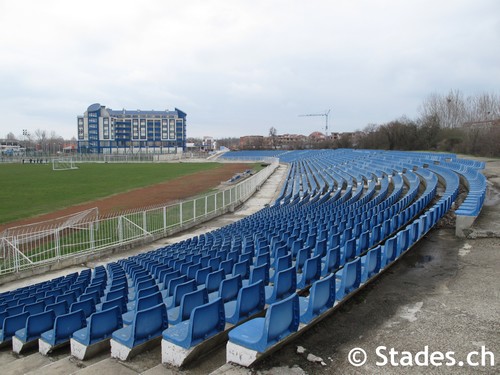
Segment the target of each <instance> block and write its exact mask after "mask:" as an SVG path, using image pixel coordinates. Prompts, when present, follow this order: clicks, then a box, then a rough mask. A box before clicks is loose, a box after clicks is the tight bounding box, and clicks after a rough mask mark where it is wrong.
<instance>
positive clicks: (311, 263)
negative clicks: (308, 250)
mask: <svg viewBox="0 0 500 375" xmlns="http://www.w3.org/2000/svg"><path fill="white" fill-rule="evenodd" d="M320 274H321V255H320V254H318V255H316V256H313V257H311V258H309V259H307V260H306V261H305V264H304V268H303V270H302V280H303V283H302V285H301V287H305V286H307V285H309V284H310V283H311V282H313V281H316V280H318V279H319V277H320ZM302 280H301V281H302Z"/></svg>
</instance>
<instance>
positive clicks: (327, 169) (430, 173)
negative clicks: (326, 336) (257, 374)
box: [0, 149, 486, 366]
mask: <svg viewBox="0 0 500 375" xmlns="http://www.w3.org/2000/svg"><path fill="white" fill-rule="evenodd" d="M266 157H273V158H279V159H280V161H281V162H282V163H288V164H289V171H288V175H287V177H286V180H285V182H284V184H283V187H282V189H281V191H280V192H279V196H278V198H277V199H276V201H275V202H274V204H272V205H270V206H268V207H265V208H263V209H262V210H260V211H259V212H257V213H255V214H253V215H250V216H247V217H245V218H243V219H241V220H240V221H237V222H235V223H232V224H229V225H227V226H225V227H222V228H220V229H217V230H214V231H211V232H208V233H205V234H202V235H198V236H193V237H190V238H188V239H185V240H183V241H180V242H178V243H175V244H171V245H168V246H164V247H161V248H158V249H156V250H154V251H150V252H146V253H142V254H139V255H136V256H132V257H129V258H127V259H121V260H119V261H116V262H110V263H107V264H106V265H103V266H99V267H96V268H95V269H92V270H91V269H88V270H85V271H82V272H80V273H72V274H69V275H67V276H63V277H59V278H56V279H53V280H50V281H47V282H44V283H40V284H35V285H30V286H29V287H25V288H19V289H17V290H11V291H8V292H5V293H2V294H1V295H0V322H1V323H2V327H3V328H2V331H0V332H1V335H0V344H3V345H7V346H10V345H12V347H13V348H14V350H15V351H16V352H20V351H22V350H24V348H25V346H26V345H38V347H39V351H40V352H41V353H42V354H43V355H50V353H51V352H52V351H54V350H55V349H57V348H59V347H61V346H64V345H70V348H71V353H72V354H73V355H74V356H75V357H77V358H80V359H87V358H90V357H92V356H93V355H96V353H100V352H102V351H105V352H107V353H109V355H110V356H111V357H114V358H119V359H121V360H130V359H131V358H133V357H134V356H136V355H137V354H139V353H141V352H142V351H144V350H146V349H148V348H150V347H155V346H156V347H158V346H159V345H161V348H162V362H163V363H165V364H169V365H173V366H182V365H185V364H187V363H188V362H189V361H192V360H194V359H199V358H200V356H202V355H203V354H206V353H208V352H209V351H210V349H211V348H213V347H215V346H218V345H221V344H226V342H227V344H226V345H227V346H226V348H227V361H230V362H234V363H238V364H240V365H243V366H251V365H252V364H254V363H255V362H256V361H258V360H259V359H260V358H262V357H263V356H265V355H267V354H269V353H271V352H273V351H275V350H277V349H278V348H279V347H280V345H282V344H283V342H284V341H285V340H287V341H289V340H291V339H293V338H295V337H297V336H298V335H300V334H301V333H302V332H303V331H305V330H307V329H308V328H310V327H311V326H313V325H314V324H316V323H317V322H318V321H319V320H321V319H323V318H324V317H325V316H326V315H328V314H330V313H331V312H332V311H334V310H335V309H336V308H337V306H339V304H341V303H343V302H344V301H346V300H347V299H349V298H350V297H352V296H353V295H354V294H355V293H356V292H357V291H359V289H360V288H362V287H364V286H365V285H366V284H367V283H369V282H370V281H372V280H373V279H374V278H376V277H377V276H378V275H379V274H381V273H382V272H383V271H384V270H386V269H387V268H388V267H390V266H391V265H392V264H393V263H394V262H396V261H397V260H398V259H399V258H400V257H401V256H402V255H403V254H405V253H406V252H407V251H408V250H410V249H411V248H412V246H413V245H414V244H415V243H417V242H418V241H419V240H420V239H421V238H422V237H423V236H424V235H426V233H428V232H429V231H430V230H431V229H432V228H433V227H434V226H435V225H436V223H437V222H438V221H439V220H440V219H441V218H442V217H443V216H444V215H445V214H446V213H447V212H448V211H449V210H450V209H451V208H452V206H453V204H454V202H455V201H456V198H457V196H458V193H459V187H460V185H461V184H462V185H464V186H466V187H467V196H466V199H465V200H464V202H463V203H462V204H461V205H460V206H459V207H458V208H457V210H456V212H457V214H459V215H463V216H468V217H476V216H477V215H478V214H479V212H480V210H481V208H482V205H483V203H484V197H485V192H486V181H485V178H484V176H483V175H482V174H481V173H480V170H481V169H482V168H484V164H483V163H480V162H473V161H470V160H464V159H460V158H457V157H456V155H453V154H434V153H410V152H395V151H394V152H390V151H369V150H347V149H346V150H321V151H312V150H305V151H286V152H284V151H256V152H228V153H225V154H224V155H223V156H222V158H226V159H229V160H231V159H232V160H234V159H238V160H243V159H254V158H258V159H263V158H266ZM38 322H42V323H43V324H44V325H43V327H45V328H46V330H45V328H44V329H37V327H40V326H39V325H38V324H39V323H38ZM42 323H40V324H42ZM227 337H229V339H228V340H227Z"/></svg>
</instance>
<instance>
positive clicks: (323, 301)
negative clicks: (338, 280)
mask: <svg viewBox="0 0 500 375" xmlns="http://www.w3.org/2000/svg"><path fill="white" fill-rule="evenodd" d="M299 302H300V322H301V323H304V324H307V323H310V322H311V320H313V319H314V318H316V317H317V316H319V315H321V314H322V313H323V312H325V311H326V310H328V309H329V308H331V307H333V305H334V303H335V275H334V274H333V273H332V274H330V275H329V276H327V277H325V278H324V279H321V280H318V281H316V282H315V283H314V284H313V285H312V287H311V289H310V291H309V297H299Z"/></svg>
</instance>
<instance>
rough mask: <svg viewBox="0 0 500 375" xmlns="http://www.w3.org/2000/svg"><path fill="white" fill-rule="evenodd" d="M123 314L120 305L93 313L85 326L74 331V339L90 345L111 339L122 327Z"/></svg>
mask: <svg viewBox="0 0 500 375" xmlns="http://www.w3.org/2000/svg"><path fill="white" fill-rule="evenodd" d="M122 326H123V322H122V315H121V312H120V308H119V307H118V306H115V307H112V308H110V309H107V310H103V311H98V312H95V313H93V314H92V315H91V316H90V318H89V320H88V324H87V326H86V327H85V328H82V329H79V330H77V331H75V332H74V333H73V336H72V339H73V340H75V341H77V342H79V343H80V344H82V345H85V346H88V345H92V344H95V343H96V342H98V341H103V340H106V339H109V338H110V337H111V334H112V333H113V332H114V331H116V330H118V329H120V328H122Z"/></svg>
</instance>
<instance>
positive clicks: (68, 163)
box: [52, 158, 78, 171]
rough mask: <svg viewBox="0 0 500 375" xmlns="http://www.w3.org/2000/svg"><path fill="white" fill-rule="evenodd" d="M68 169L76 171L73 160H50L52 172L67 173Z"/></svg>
mask: <svg viewBox="0 0 500 375" xmlns="http://www.w3.org/2000/svg"><path fill="white" fill-rule="evenodd" d="M70 169H78V167H77V166H76V165H75V162H74V160H73V158H61V159H54V160H52V170H53V171H67V170H70Z"/></svg>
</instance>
